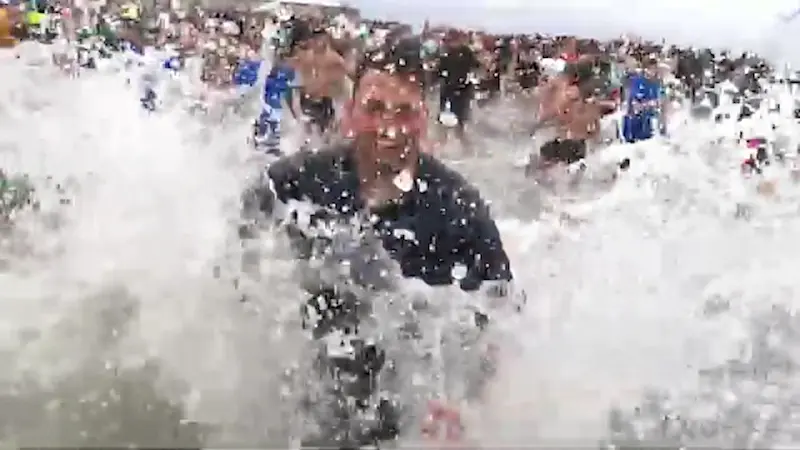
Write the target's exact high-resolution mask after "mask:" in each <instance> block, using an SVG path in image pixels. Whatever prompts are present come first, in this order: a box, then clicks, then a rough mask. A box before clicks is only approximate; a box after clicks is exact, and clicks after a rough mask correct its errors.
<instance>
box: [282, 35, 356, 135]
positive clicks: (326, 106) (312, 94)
mask: <svg viewBox="0 0 800 450" xmlns="http://www.w3.org/2000/svg"><path fill="white" fill-rule="evenodd" d="M289 64H290V65H292V66H293V67H294V69H295V70H296V71H297V73H298V75H299V77H300V83H301V85H302V87H301V88H300V110H301V111H302V112H303V114H304V115H305V116H306V117H307V118H308V122H307V132H309V133H310V132H311V131H312V126H313V125H316V127H317V129H318V130H319V132H320V133H321V134H325V133H326V132H327V131H328V130H329V129H330V128H331V126H332V125H333V124H334V120H335V117H336V114H335V110H334V99H338V98H340V97H343V96H344V95H345V89H344V86H345V77H346V76H347V75H348V70H347V63H346V62H345V60H344V58H343V57H342V56H341V55H340V54H339V53H337V52H336V51H335V50H334V49H333V47H332V46H331V41H330V37H329V36H328V35H327V33H326V32H325V31H324V30H321V29H316V30H314V31H313V32H312V35H311V38H310V39H309V40H308V42H307V46H306V47H305V48H299V49H298V50H297V51H296V53H295V55H294V56H293V57H292V58H290V59H289Z"/></svg>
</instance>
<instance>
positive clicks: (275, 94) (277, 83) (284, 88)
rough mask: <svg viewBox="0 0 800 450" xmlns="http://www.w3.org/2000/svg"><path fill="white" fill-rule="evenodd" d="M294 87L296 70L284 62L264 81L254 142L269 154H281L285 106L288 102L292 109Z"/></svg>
mask: <svg viewBox="0 0 800 450" xmlns="http://www.w3.org/2000/svg"><path fill="white" fill-rule="evenodd" d="M294 85H295V71H294V69H293V68H292V67H291V66H289V65H288V64H285V63H284V62H283V61H282V60H278V61H276V63H275V65H274V66H273V67H272V69H271V70H270V72H269V74H268V75H267V78H266V80H265V81H264V90H263V95H262V96H261V112H260V113H259V115H258V118H257V119H256V121H255V123H254V125H253V140H254V142H255V143H256V146H257V147H259V148H261V149H263V150H264V151H266V152H267V153H272V154H280V139H281V119H282V117H283V105H284V102H286V103H287V104H288V105H289V107H290V109H291V104H292V103H291V101H292V88H293V86H294Z"/></svg>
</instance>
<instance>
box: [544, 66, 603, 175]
mask: <svg viewBox="0 0 800 450" xmlns="http://www.w3.org/2000/svg"><path fill="white" fill-rule="evenodd" d="M579 72H581V68H578V67H574V66H572V67H570V68H569V70H567V71H566V72H565V73H564V74H563V75H561V76H558V77H555V78H553V79H551V80H550V81H548V83H547V84H546V85H545V86H543V87H542V91H541V103H540V110H539V123H540V124H547V126H548V127H551V128H552V129H553V130H554V131H555V137H554V138H553V139H551V140H549V141H547V142H546V143H545V144H544V145H542V146H541V148H540V152H539V158H538V164H532V165H531V166H529V173H530V172H531V171H532V170H535V169H536V168H544V167H549V166H552V165H554V164H559V163H561V164H572V163H575V162H577V161H580V160H581V159H583V158H585V157H586V155H587V144H588V143H589V142H591V141H593V140H596V139H597V138H598V137H599V135H600V118H601V117H603V116H604V115H606V114H609V113H611V112H613V111H614V110H615V108H616V105H615V104H614V103H613V102H610V101H600V100H596V99H594V98H593V97H592V96H591V95H588V94H587V93H585V92H581V83H582V81H583V80H581V76H580V73H579Z"/></svg>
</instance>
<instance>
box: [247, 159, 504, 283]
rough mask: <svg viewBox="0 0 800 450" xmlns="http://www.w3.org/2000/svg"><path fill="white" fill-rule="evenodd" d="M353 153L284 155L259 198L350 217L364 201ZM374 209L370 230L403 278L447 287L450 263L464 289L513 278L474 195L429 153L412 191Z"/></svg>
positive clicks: (490, 221) (493, 229)
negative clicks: (308, 204) (319, 207)
mask: <svg viewBox="0 0 800 450" xmlns="http://www.w3.org/2000/svg"><path fill="white" fill-rule="evenodd" d="M351 154H352V152H351V151H350V149H349V148H346V147H338V148H330V149H326V150H320V151H316V152H301V153H297V154H294V155H290V156H287V157H284V158H282V159H280V160H278V161H277V162H275V163H274V164H273V165H272V166H270V167H269V169H268V172H267V175H268V177H269V179H270V180H271V181H272V182H273V185H274V192H272V193H271V194H267V192H271V191H267V190H264V191H261V195H262V196H264V195H275V196H277V200H279V201H281V202H283V203H287V202H289V201H290V200H297V201H301V200H305V201H310V202H311V203H312V204H315V205H322V207H323V209H325V210H326V211H328V214H333V215H334V216H338V217H336V218H340V219H341V218H349V217H353V216H354V215H356V214H357V213H358V211H363V210H364V205H363V203H362V202H361V201H360V200H359V199H360V196H359V192H358V191H359V182H358V175H357V174H356V171H355V164H354V161H353V160H352V158H351V156H350V155H351ZM259 200H260V204H261V205H267V206H262V209H269V206H268V205H270V204H272V200H271V199H268V198H261V199H259ZM372 213H373V216H372V217H373V218H374V220H372V221H371V222H370V223H371V224H372V230H373V231H374V232H375V233H376V234H377V236H378V238H379V239H380V241H381V243H382V244H383V247H384V248H385V249H386V251H387V252H388V254H389V255H390V256H391V257H392V258H393V259H394V260H395V261H397V262H398V263H399V265H400V268H401V270H402V273H403V276H405V277H411V278H419V279H421V280H422V281H424V282H425V283H427V284H428V285H432V286H436V285H449V284H452V283H453V282H454V281H456V280H455V279H454V271H453V269H454V267H457V266H463V267H464V268H465V269H466V276H465V277H463V278H461V275H459V278H461V279H460V281H459V284H460V286H461V288H462V289H464V290H468V291H469V290H475V289H478V288H479V287H480V285H481V284H482V283H483V282H484V281H489V280H508V281H510V280H511V278H512V274H511V267H510V264H509V260H508V256H507V255H506V252H505V250H504V249H503V243H502V241H501V239H500V233H499V231H498V229H497V226H496V224H495V222H494V220H493V219H492V217H491V215H490V212H489V208H488V206H487V205H486V203H485V202H484V201H483V199H481V197H480V193H479V192H478V190H477V189H475V188H474V187H472V186H471V185H470V184H469V183H468V182H467V181H466V180H465V179H464V178H463V177H462V176H461V175H460V174H459V173H457V172H455V171H454V170H451V169H450V168H448V167H446V166H445V165H444V164H443V163H442V162H441V161H439V160H438V159H436V158H434V157H433V156H430V155H422V156H420V161H419V170H418V173H417V182H416V183H415V188H414V189H413V190H412V191H410V192H408V193H406V194H405V195H404V196H403V198H402V200H401V201H399V202H397V203H395V204H392V205H390V206H386V207H383V208H382V209H379V210H375V211H372ZM327 219H331V217H326V220H327Z"/></svg>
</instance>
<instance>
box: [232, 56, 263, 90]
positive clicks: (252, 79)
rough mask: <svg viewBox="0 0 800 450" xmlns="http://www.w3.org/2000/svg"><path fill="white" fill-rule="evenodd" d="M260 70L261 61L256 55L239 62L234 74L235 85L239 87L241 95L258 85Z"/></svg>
mask: <svg viewBox="0 0 800 450" xmlns="http://www.w3.org/2000/svg"><path fill="white" fill-rule="evenodd" d="M260 69H261V60H260V59H258V58H256V57H255V55H254V54H251V55H248V57H246V58H242V59H240V60H239V64H238V65H237V66H236V70H235V71H234V72H233V85H234V86H236V87H237V89H238V90H239V92H240V94H241V93H243V92H246V91H248V90H249V89H250V88H252V87H253V86H255V85H256V83H257V82H258V71H259V70H260Z"/></svg>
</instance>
